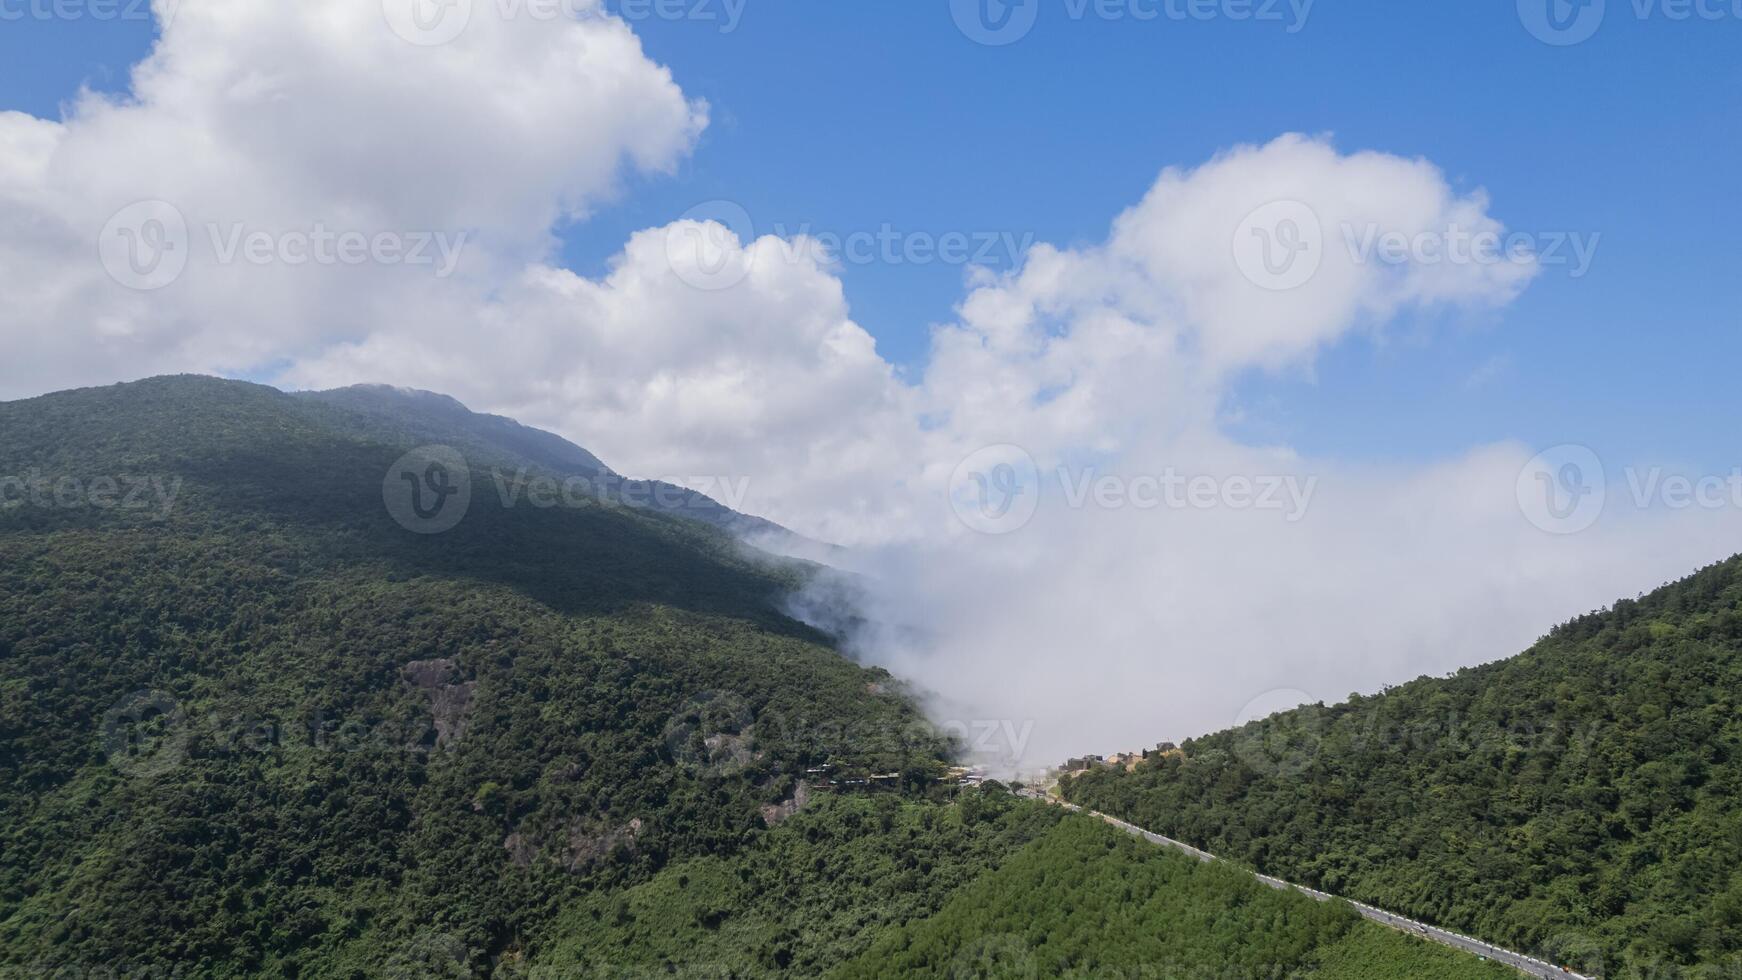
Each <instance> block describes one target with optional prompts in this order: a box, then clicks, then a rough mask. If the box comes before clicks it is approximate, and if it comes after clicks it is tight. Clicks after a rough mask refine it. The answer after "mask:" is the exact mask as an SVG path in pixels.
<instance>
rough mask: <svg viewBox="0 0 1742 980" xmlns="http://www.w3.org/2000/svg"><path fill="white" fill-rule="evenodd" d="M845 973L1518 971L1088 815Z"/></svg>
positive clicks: (1482, 975) (1502, 974)
mask: <svg viewBox="0 0 1742 980" xmlns="http://www.w3.org/2000/svg"><path fill="white" fill-rule="evenodd" d="M835 975H836V976H837V977H840V978H843V980H845V978H861V977H863V978H868V980H871V978H877V977H883V976H892V975H894V976H913V977H958V976H987V977H1082V978H1090V977H1095V978H1102V977H1217V978H1226V980H1280V978H1286V977H1301V978H1306V977H1322V978H1325V980H1366V978H1396V980H1414V978H1425V977H1433V978H1435V980H1505V978H1507V977H1515V976H1517V974H1515V973H1513V972H1512V971H1510V970H1506V969H1503V968H1501V967H1498V966H1495V965H1493V964H1485V963H1482V962H1480V961H1478V960H1477V959H1475V958H1474V957H1470V956H1465V955H1463V954H1461V953H1457V952H1455V951H1453V950H1451V949H1445V948H1441V947H1437V946H1431V945H1429V944H1427V943H1425V942H1423V941H1420V940H1416V939H1412V938H1410V937H1408V936H1404V935H1402V934H1399V933H1393V932H1389V931H1388V930H1386V929H1384V928H1383V927H1381V926H1377V925H1374V924H1372V923H1370V922H1366V921H1365V920H1363V919H1361V918H1360V916H1359V915H1357V914H1356V913H1355V911H1354V910H1353V909H1351V908H1350V907H1348V906H1347V905H1342V904H1321V903H1318V902H1315V901H1313V900H1312V899H1310V898H1307V897H1306V896H1304V895H1300V894H1297V893H1294V892H1286V893H1285V892H1279V891H1273V890H1271V889H1269V888H1267V887H1265V886H1264V885H1261V884H1259V883H1258V881H1257V880H1256V879H1254V878H1253V877H1252V876H1251V875H1250V874H1248V873H1246V872H1244V871H1242V870H1239V869H1237V868H1233V867H1230V866H1228V865H1225V864H1200V863H1198V862H1197V861H1196V860H1193V859H1192V858H1189V857H1186V856H1185V855H1183V854H1178V853H1175V852H1173V851H1170V850H1167V849H1165V848H1159V847H1155V846H1153V845H1151V844H1148V843H1145V842H1142V841H1138V840H1137V839H1135V838H1133V837H1131V836H1130V835H1128V834H1125V833H1123V832H1121V831H1118V830H1114V829H1113V828H1111V827H1109V826H1107V825H1106V824H1105V823H1102V822H1101V821H1099V820H1096V819H1093V818H1091V817H1083V816H1077V817H1071V818H1069V819H1068V820H1065V821H1064V822H1062V823H1061V824H1060V825H1058V826H1057V827H1056V828H1054V829H1053V830H1052V831H1050V832H1049V833H1048V834H1047V835H1046V836H1044V837H1042V838H1040V839H1038V840H1036V841H1035V842H1034V843H1032V844H1030V845H1029V846H1028V847H1027V848H1025V849H1024V850H1023V851H1022V852H1021V853H1019V854H1017V855H1016V856H1015V857H1013V858H1011V859H1010V860H1009V861H1007V862H1005V863H1004V865H1003V866H1002V867H1000V868H998V869H997V870H996V871H992V872H990V873H988V874H986V875H984V876H982V877H981V878H980V879H979V880H977V881H975V882H974V883H973V884H971V885H969V886H968V887H966V888H963V889H962V890H960V891H959V892H957V893H956V894H955V895H954V896H952V897H951V898H950V900H949V902H948V904H947V905H945V907H944V908H943V909H942V911H940V912H939V913H938V914H937V915H934V916H932V917H930V918H928V919H926V920H924V921H921V922H917V923H915V924H913V925H911V926H909V927H908V928H906V929H903V930H899V931H895V932H892V933H891V934H889V935H887V936H885V937H884V938H883V939H882V940H880V941H879V942H878V943H877V945H876V946H874V947H872V948H871V949H870V950H869V951H867V952H866V953H864V954H863V955H862V956H860V957H859V958H858V959H856V960H855V961H854V962H852V963H850V964H848V965H846V966H845V967H843V968H842V969H840V970H839V971H837V972H836V974H835Z"/></svg>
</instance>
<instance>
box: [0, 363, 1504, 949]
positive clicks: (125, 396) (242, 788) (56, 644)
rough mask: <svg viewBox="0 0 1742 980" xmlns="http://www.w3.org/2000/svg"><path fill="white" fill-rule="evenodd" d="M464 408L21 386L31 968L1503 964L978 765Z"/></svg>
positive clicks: (13, 448) (801, 572) (4, 648)
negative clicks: (1068, 805) (1378, 922)
mask: <svg viewBox="0 0 1742 980" xmlns="http://www.w3.org/2000/svg"><path fill="white" fill-rule="evenodd" d="M428 397H434V396H428ZM423 401H424V396H418V397H416V398H413V399H412V402H413V403H422V402H423ZM434 405H435V407H434V409H433V410H432V411H431V412H430V413H429V414H427V415H418V414H417V413H416V412H415V411H411V410H410V409H408V408H407V407H406V405H405V404H404V403H403V401H402V397H401V396H385V395H383V394H382V393H381V392H379V391H373V390H371V391H361V392H354V393H352V394H350V395H346V396H343V397H335V398H317V397H293V396H288V395H284V394H282V393H280V392H277V391H275V390H272V389H270V388H263V387H259V386H256V385H248V384H241V383H236V382H225V381H217V380H213V379H207V378H164V379H156V380H152V381H147V382H140V383H137V384H131V385H122V386H116V387H112V388H104V389H92V390H84V391H75V392H66V393H62V394H58V395H52V396H48V397H44V398H39V399H32V400H29V401H23V402H13V403H6V404H0V817H3V819H0V976H8V977H10V976H13V975H22V976H30V977H36V976H57V977H60V976H65V977H80V978H86V977H94V976H114V977H127V978H130V980H144V978H166V977H189V978H195V977H197V978H205V977H299V978H303V977H343V978H357V980H361V978H375V977H392V978H419V980H421V978H427V977H455V978H474V977H496V978H505V980H506V978H515V977H550V978H561V980H571V978H576V977H648V976H669V975H680V976H706V977H759V976H786V975H790V976H821V975H826V974H828V973H830V972H831V971H843V972H844V973H845V974H846V975H867V974H875V975H900V974H902V973H911V974H917V975H930V974H935V973H937V972H938V971H939V970H940V969H950V974H949V975H952V976H981V975H984V976H1011V975H1017V976H1046V975H1055V974H1059V975H1064V974H1069V972H1070V971H1071V970H1077V969H1078V968H1079V967H1087V966H1093V967H1097V968H1098V967H1099V966H1103V965H1104V966H1107V967H1109V968H1112V967H1118V968H1119V969H1120V970H1125V968H1126V967H1128V966H1134V965H1135V966H1138V967H1141V969H1138V970H1137V971H1136V972H1132V973H1130V975H1132V976H1173V975H1175V974H1172V973H1167V972H1165V971H1167V970H1171V969H1173V968H1174V966H1176V965H1180V964H1187V963H1189V964H1193V965H1208V964H1212V963H1221V962H1223V959H1225V960H1226V963H1227V964H1230V965H1232V966H1237V967H1238V969H1239V970H1241V971H1245V972H1239V973H1227V972H1217V973H1214V974H1209V975H1214V976H1218V977H1224V976H1225V977H1230V978H1232V977H1251V978H1252V980H1260V978H1262V980H1286V978H1294V977H1307V976H1313V975H1319V974H1315V972H1314V971H1317V970H1323V971H1324V972H1323V974H1322V975H1326V976H1341V977H1351V978H1353V977H1360V978H1368V977H1394V978H1397V980H1405V978H1411V977H1417V976H1421V975H1423V971H1424V970H1427V969H1429V967H1430V966H1431V969H1432V971H1434V974H1435V975H1436V976H1447V977H1458V976H1463V975H1465V973H1468V974H1469V975H1470V976H1485V975H1486V974H1485V973H1484V972H1483V971H1482V970H1481V969H1479V968H1478V967H1477V965H1476V964H1475V963H1474V962H1473V961H1471V960H1468V959H1465V958H1461V957H1457V956H1454V955H1453V954H1450V953H1446V952H1442V951H1434V950H1426V949H1425V948H1418V945H1417V944H1414V943H1413V941H1410V940H1407V939H1404V938H1402V937H1397V936H1390V935H1383V936H1373V935H1368V934H1365V933H1363V932H1362V931H1361V930H1362V929H1365V927H1364V926H1359V925H1358V924H1357V923H1356V921H1355V920H1354V918H1353V916H1351V915H1350V914H1348V913H1347V911H1346V910H1339V909H1336V908H1332V907H1326V906H1316V905H1314V904H1312V903H1311V902H1308V901H1306V900H1304V899H1299V898H1298V897H1290V896H1282V895H1278V894H1275V893H1269V892H1267V891H1266V890H1263V889H1260V888H1258V886H1256V885H1253V884H1252V883H1251V882H1250V881H1249V880H1247V879H1244V878H1241V877H1240V875H1239V874H1238V873H1237V872H1235V871H1233V870H1225V869H1198V868H1195V867H1194V866H1192V865H1190V864H1189V862H1182V861H1179V860H1177V859H1174V858H1171V857H1168V856H1165V855H1161V854H1159V853H1157V852H1156V851H1155V850H1154V849H1153V848H1148V849H1142V848H1136V847H1134V845H1133V844H1132V843H1131V842H1128V841H1123V840H1116V839H1110V838H1109V837H1108V836H1107V835H1108V834H1109V833H1110V832H1109V831H1106V830H1105V829H1104V828H1102V827H1100V826H1099V825H1097V824H1095V823H1094V822H1093V821H1090V820H1088V819H1087V818H1082V817H1068V816H1066V815H1065V814H1064V813H1063V812H1062V811H1061V810H1060V809H1059V808H1055V807H1050V806H1047V805H1045V804H1041V803H1036V802H1033V801H1029V800H1022V799H1018V798H1016V797H1015V796H1013V795H1011V794H1010V793H1009V792H1007V791H1006V790H1005V789H1004V788H1003V787H1000V786H998V785H996V784H988V785H987V786H986V787H985V788H984V789H977V788H963V789H958V788H957V787H955V786H953V785H949V784H947V783H946V782H944V781H941V780H940V779H938V776H939V775H940V773H941V772H942V770H943V768H944V762H945V761H946V760H948V759H949V758H951V756H952V753H953V747H952V746H951V745H950V744H947V743H946V741H945V740H944V739H942V738H940V737H939V736H938V735H937V733H936V732H935V731H934V730H933V729H932V728H931V726H930V725H928V724H927V723H926V722H925V721H924V720H923V719H922V717H921V716H920V715H919V713H918V712H917V710H916V709H915V707H914V704H913V702H912V700H911V699H910V697H909V696H908V694H907V693H906V692H905V691H904V690H903V688H902V686H901V684H900V683H899V681H898V679H896V678H893V677H891V676H890V675H888V674H887V673H885V672H883V671H880V670H873V669H866V668H863V667H861V666H859V665H856V664H854V663H852V662H851V661H849V660H847V659H845V658H843V657H842V656H840V655H839V654H838V653H837V652H836V651H835V650H834V649H833V648H832V647H831V646H830V644H829V643H828V641H827V638H825V637H823V636H821V635H819V634H817V633H816V632H814V631H813V630H811V629H809V628H807V627H804V626H802V625H801V624H799V623H796V622H794V621H792V620H790V619H788V618H787V617H785V616H783V615H781V614H780V613H779V612H777V610H778V609H779V608H780V607H781V602H782V599H783V598H784V597H785V595H786V594H787V593H788V591H789V590H790V589H791V588H792V587H793V586H794V585H795V584H797V583H798V582H800V581H801V580H802V579H803V578H804V577H805V576H806V575H808V574H810V571H809V569H808V568H807V567H806V566H801V565H798V564H793V563H786V562H780V561H777V560H775V559H771V558H768V557H766V556H757V555H755V554H754V553H752V552H749V551H747V550H746V549H744V548H743V547H741V546H740V545H739V544H738V543H737V542H735V541H733V540H731V539H730V538H728V537H726V536H725V535H724V534H722V533H721V532H720V531H719V530H717V529H716V527H715V526H714V524H715V523H716V522H710V521H704V522H695V521H689V520H684V519H680V518H678V517H674V516H671V515H670V514H669V513H663V512H661V511H659V510H656V509H649V508H644V507H634V506H621V505H620V501H619V500H617V499H616V498H615V497H614V495H612V494H611V493H608V492H607V493H604V494H600V495H598V496H596V497H595V496H589V495H588V492H587V491H586V489H585V488H584V487H583V486H580V485H576V486H574V487H567V486H566V485H565V486H564V488H563V489H562V490H561V492H542V491H539V490H537V489H536V487H535V486H522V485H519V484H516V486H517V487H518V489H517V491H516V492H514V493H506V492H504V491H503V489H502V487H503V481H504V480H507V481H509V482H510V483H513V482H514V481H523V480H532V481H539V480H545V479H547V478H548V479H549V480H551V481H557V482H559V483H560V482H561V481H562V479H563V478H565V477H567V476H573V475H574V474H575V473H576V472H577V471H579V470H583V469H584V468H585V467H586V466H588V465H590V464H588V462H587V460H589V459H591V458H592V457H591V456H590V454H586V453H585V451H584V450H581V449H579V447H573V446H569V445H568V444H566V443H561V442H560V440H558V441H556V442H552V441H551V440H552V439H553V438H554V437H548V438H547V437H545V436H544V435H543V434H539V433H533V432H531V430H525V429H522V428H520V427H518V426H515V425H513V424H512V423H508V422H507V421H506V420H489V419H484V418H482V417H479V416H473V415H471V413H467V412H465V411H464V409H463V408H459V407H458V406H457V404H455V403H451V402H449V401H448V400H445V399H437V400H436V402H435V403H434ZM407 411H411V414H410V415H408V414H406V412H407ZM444 418H445V419H449V420H450V421H452V420H457V421H455V422H454V424H455V426H456V427H455V428H453V429H444V427H443V426H444V422H443V419H444ZM498 435H500V436H501V439H500V440H498V439H497V436H498ZM438 440H439V441H440V442H442V443H443V444H444V445H446V446H449V447H450V448H452V449H454V450H457V451H458V452H459V457H463V458H459V457H454V456H444V455H442V454H440V453H436V454H434V455H433V456H432V455H428V454H413V457H412V458H414V459H415V464H414V465H412V466H411V467H410V469H406V468H405V459H406V458H407V457H406V453H407V451H408V450H412V449H413V448H414V447H417V446H418V445H419V444H420V443H424V442H426V441H438ZM565 447H566V448H565ZM431 460H435V461H436V462H431ZM444 460H445V462H442V461H444ZM437 463H439V464H440V465H437ZM443 466H446V467H448V468H447V469H443V468H442V467H443ZM461 467H464V469H463V470H460V471H459V472H456V471H455V470H456V469H459V468H461ZM502 468H506V470H508V471H509V472H506V473H504V472H503V471H502ZM461 477H465V478H466V480H465V482H467V483H468V484H469V486H470V488H471V499H470V501H469V506H468V507H466V508H465V509H464V511H463V513H458V512H456V513H457V516H459V519H458V520H457V521H456V522H453V523H451V525H450V524H447V523H442V522H440V521H439V520H438V519H439V518H440V516H441V514H440V513H439V511H440V508H441V507H442V506H446V504H445V503H443V501H446V500H447V498H448V496H449V495H450V494H449V492H450V491H453V490H454V489H455V486H456V485H457V484H456V483H455V482H454V481H456V480H458V479H460V478H461ZM407 483H410V484H412V485H414V487H417V488H421V489H423V490H429V491H431V493H432V494H433V495H434V498H439V499H435V506H434V507H429V506H428V505H429V504H430V503H431V501H430V500H425V501H424V506H425V507H426V509H427V510H428V511H429V513H428V514H426V513H425V512H424V511H423V510H419V505H417V503H416V500H417V499H418V498H417V497H415V496H414V497H412V498H410V499H409V500H407V499H401V498H400V497H396V496H395V495H396V494H401V495H403V494H404V493H405V492H406V490H407V489H409V488H408V487H407ZM551 485H556V484H551ZM438 489H439V490H440V493H436V491H437V490H438ZM545 489H546V490H547V491H548V490H549V486H546V488H545ZM396 500H397V502H398V504H407V505H409V506H410V507H411V510H410V511H405V510H403V509H396V507H397V504H396V503H395V501H396ZM540 500H543V501H544V503H540V502H539V501H540ZM552 501H554V502H552ZM420 522H421V523H420ZM818 770H826V771H820V772H819V771H818ZM846 781H851V782H854V783H861V782H862V783H864V784H865V785H864V787H863V788H859V789H852V790H848V789H844V788H836V789H834V790H833V791H831V790H830V788H829V787H828V786H827V785H826V784H828V783H830V782H836V783H841V782H846ZM1007 866H1009V867H1008V870H1005V869H1006V867H1007ZM988 875H995V876H999V877H992V878H988V877H987V876H988ZM1036 889H1039V890H1038V891H1036ZM1024 891H1026V892H1030V893H1033V894H1034V895H1036V896H1037V899H1036V900H1037V901H1043V902H1044V900H1045V899H1047V898H1053V899H1056V900H1057V902H1056V904H1049V906H1048V909H1047V911H1046V914H1045V915H1037V916H1036V918H1035V921H1034V923H1033V928H1032V929H1029V930H1028V931H1024V932H1022V935H1023V936H1025V937H1026V938H1025V940H1024V941H1025V942H1030V943H1031V947H1025V949H1026V951H1025V952H1023V953H1022V955H1023V956H1024V957H1030V956H1032V957H1039V959H1035V960H1032V962H1034V963H1036V964H1039V967H1038V968H1039V969H1040V970H1041V972H1039V973H1036V972H1034V971H1026V972H1019V973H1014V974H1013V973H1011V972H1010V971H1009V970H1007V969H1005V966H1004V965H1003V964H1001V962H1000V961H999V960H998V957H1000V956H1002V955H1003V951H1004V950H1006V947H1007V944H1008V939H1007V937H1008V935H1009V934H1012V933H1014V932H1016V931H1018V928H1019V926H1020V925H1021V920H1022V919H1023V918H1024V917H1028V916H1029V915H1030V914H1031V913H1038V912H1039V911H1040V910H1039V908H1038V907H1037V906H1035V905H1033V904H1032V903H1031V902H1030V900H1028V899H1023V900H1021V901H1017V900H1016V898H1017V895H1018V894H1019V893H1022V892H1024ZM994 900H995V901H994ZM1110 902H1111V903H1113V905H1112V906H1110V905H1109V904H1108V903H1110ZM1114 906H1117V908H1114ZM1115 913H1116V915H1115ZM1104 916H1111V918H1109V919H1108V921H1110V922H1115V923H1116V924H1117V925H1118V927H1119V928H1121V929H1125V930H1129V931H1130V933H1131V934H1132V935H1133V936H1138V937H1143V936H1148V937H1159V938H1149V939H1143V940H1142V941H1141V942H1139V943H1137V944H1135V945H1130V944H1125V943H1123V942H1121V941H1120V940H1118V938H1117V937H1114V936H1110V935H1107V936H1103V937H1102V939H1101V943H1102V945H1101V946H1100V948H1096V940H1095V936H1096V927H1097V924H1098V922H1099V920H1100V919H1102V918H1103V917H1104ZM874 947H875V948H874ZM956 947H960V948H961V949H965V950H967V951H968V952H967V953H966V954H965V955H966V956H967V957H968V958H967V959H966V960H963V959H960V956H961V955H963V954H958V953H955V952H951V953H949V954H948V956H947V957H946V955H945V951H946V950H949V949H952V948H956ZM1423 957H1426V959H1424V958H1423ZM982 959H986V961H985V962H982ZM1023 962H1030V960H1023ZM950 963H956V964H957V965H958V966H960V967H961V969H953V968H949V964H950ZM1339 963H1341V964H1344V965H1345V967H1346V969H1344V972H1337V969H1339V968H1338V967H1336V964H1339ZM1423 964H1428V966H1424V965H1423ZM1194 968H1195V967H1194ZM1442 968H1443V971H1444V972H1440V971H1442ZM1144 970H1148V971H1149V972H1143V971H1144ZM1157 970H1160V971H1164V972H1162V973H1157V972H1155V971H1157ZM1252 970H1259V971H1260V972H1252ZM1351 970H1352V971H1355V972H1349V971H1351ZM964 971H965V972H964ZM1471 971H1474V972H1471ZM1078 972H1079V975H1080V970H1079V971H1078ZM1095 975H1096V976H1106V975H1109V974H1107V973H1106V972H1104V971H1098V972H1096V973H1095ZM1117 975H1126V973H1119V974H1117ZM1191 975H1192V976H1197V975H1199V974H1191Z"/></svg>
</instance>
